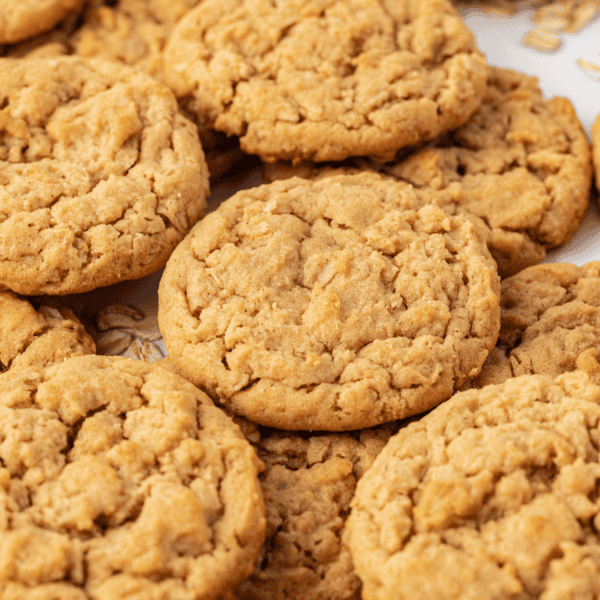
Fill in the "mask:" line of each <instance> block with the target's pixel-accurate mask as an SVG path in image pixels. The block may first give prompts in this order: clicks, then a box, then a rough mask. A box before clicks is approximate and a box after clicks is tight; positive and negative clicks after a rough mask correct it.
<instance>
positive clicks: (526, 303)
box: [468, 261, 600, 387]
mask: <svg viewBox="0 0 600 600" xmlns="http://www.w3.org/2000/svg"><path fill="white" fill-rule="evenodd" d="M500 309H501V313H500V314H501V317H500V319H501V321H500V322H501V326H500V334H499V337H498V342H497V345H496V348H495V350H494V352H493V353H491V354H490V356H489V357H488V359H487V360H486V362H485V363H484V365H483V367H482V369H481V373H479V375H478V376H477V377H476V378H475V379H474V380H473V381H472V382H470V383H469V384H468V385H470V386H471V387H482V386H483V385H488V384H490V383H502V382H503V381H505V380H506V379H507V378H509V377H516V376H518V375H525V374H539V375H551V376H556V375H559V374H561V373H565V372H567V371H574V370H575V369H576V368H577V359H578V357H579V355H580V354H581V353H583V352H585V351H586V350H588V349H594V350H595V349H596V348H597V347H598V346H599V345H600V262H597V261H594V262H590V263H587V264H586V265H583V266H582V267H577V266H575V265H572V264H569V263H550V264H543V265H534V266H532V267H529V268H528V269H524V270H523V271H521V272H520V273H517V274H516V275H513V276H512V277H509V278H507V279H504V280H503V281H502V287H501V294H500Z"/></svg>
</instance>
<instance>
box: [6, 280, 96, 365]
mask: <svg viewBox="0 0 600 600" xmlns="http://www.w3.org/2000/svg"><path fill="white" fill-rule="evenodd" d="M95 352H96V344H95V343H94V340H93V339H92V338H91V337H90V335H89V334H88V333H87V332H86V331H85V329H84V327H83V325H82V324H81V323H80V322H79V319H77V317H76V316H75V313H74V312H73V311H72V310H69V309H68V308H66V307H60V308H59V307H52V306H46V305H41V306H40V307H39V308H38V309H37V310H36V308H35V307H34V306H33V305H32V304H31V302H29V300H27V299H25V298H20V297H19V296H17V295H16V294H13V293H12V292H0V373H2V372H4V371H7V370H8V369H9V368H11V367H22V366H29V365H32V366H46V365H50V364H52V363H56V362H61V361H63V360H65V359H66V358H68V357H69V356H79V355H83V354H94V353H95Z"/></svg>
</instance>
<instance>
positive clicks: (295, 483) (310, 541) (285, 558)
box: [239, 422, 399, 600]
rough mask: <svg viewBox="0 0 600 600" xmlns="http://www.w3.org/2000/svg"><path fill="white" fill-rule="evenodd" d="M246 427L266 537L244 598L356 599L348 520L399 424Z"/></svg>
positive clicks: (357, 584) (241, 592)
mask: <svg viewBox="0 0 600 600" xmlns="http://www.w3.org/2000/svg"><path fill="white" fill-rule="evenodd" d="M241 427H242V431H244V433H245V434H246V437H247V438H248V439H249V440H250V442H251V443H252V445H253V446H254V448H255V449H256V452H257V455H258V457H259V458H260V459H261V460H262V462H263V464H264V465H265V471H264V472H263V473H261V474H260V476H259V479H260V482H261V488H262V490H263V494H264V497H265V505H266V511H267V535H266V541H265V544H264V547H263V549H262V550H261V553H260V554H259V556H258V559H257V561H256V564H255V567H254V572H253V573H252V575H251V576H250V578H249V579H248V580H246V582H244V583H243V584H242V586H241V587H240V590H239V598H240V600H241V599H243V600H279V599H280V598H286V600H294V599H297V600H322V599H325V598H326V599H327V600H350V599H353V600H354V599H355V600H358V599H359V598H360V580H359V579H358V577H357V575H356V573H355V572H354V569H353V566H352V561H351V559H350V553H349V551H348V548H347V547H345V546H343V545H342V542H341V538H342V534H343V531H344V523H345V521H346V518H347V515H348V511H349V508H350V501H351V499H352V497H353V496H354V490H355V488H356V482H357V481H358V479H359V478H360V477H362V475H363V474H364V472H365V471H366V470H367V469H368V468H369V467H370V466H371V464H372V462H373V460H374V459H375V457H376V456H377V455H378V454H379V452H381V450H382V449H383V447H384V446H385V444H386V442H387V441H388V440H389V438H390V437H391V436H392V435H393V434H394V433H396V432H397V431H398V427H399V425H398V424H397V423H393V424H388V425H383V426H380V427H377V428H374V429H365V430H361V431H357V432H352V433H340V434H323V433H318V434H312V435H301V434H296V433H292V432H284V431H280V430H270V429H267V428H262V427H261V428H254V427H252V426H251V425H250V424H249V423H247V422H246V426H245V427H244V426H242V425H241Z"/></svg>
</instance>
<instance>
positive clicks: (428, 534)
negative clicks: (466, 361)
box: [345, 371, 600, 600]
mask: <svg viewBox="0 0 600 600" xmlns="http://www.w3.org/2000/svg"><path fill="white" fill-rule="evenodd" d="M599 425H600V387H599V386H597V385H595V384H594V383H592V382H591V381H590V379H589V378H588V376H587V375H586V374H585V373H582V372H580V371H576V372H573V373H567V374H564V375H560V376H559V377H557V378H555V379H553V378H551V377H547V376H543V375H524V376H522V377H518V378H514V379H511V380H510V381H507V382H506V383H504V384H502V385H491V386H487V387H485V388H483V389H481V390H469V391H467V392H461V393H458V394H456V395H455V396H454V397H453V398H451V399H450V400H448V401H447V402H444V403H443V404H441V405H440V406H438V407H436V408H435V409H434V410H432V411H431V413H429V414H428V415H427V416H425V417H423V418H422V419H420V420H419V421H417V422H415V423H412V424H410V425H408V426H407V427H405V428H403V429H402V430H400V432H399V433H398V434H397V435H396V436H395V437H392V438H391V439H390V441H389V442H388V444H387V446H386V447H385V448H384V449H383V451H382V452H381V454H379V456H378V457H377V458H376V459H375V461H374V463H373V465H372V467H371V468H370V469H369V470H368V471H367V473H365V475H364V476H363V477H362V478H361V479H360V481H359V482H358V484H357V489H356V494H355V496H354V499H353V501H352V508H351V514H350V517H349V518H348V521H347V522H346V531H347V536H346V537H345V541H346V543H347V544H348V545H349V547H350V550H351V553H352V559H353V562H354V567H355V569H356V571H357V573H358V575H359V576H360V578H361V580H362V583H363V598H365V599H367V598H368V599H369V600H384V599H385V600H391V599H400V598H402V600H413V599H425V598H427V599H429V598H436V600H445V599H446V598H448V599H449V598H453V599H454V598H480V599H492V598H494V599H500V598H502V599H504V598H523V599H525V598H540V599H542V598H543V599H544V600H549V599H557V600H558V599H559V598H593V597H595V596H597V595H598V594H599V593H600V536H599V534H598V532H599V531H600V504H599V499H598V489H599V484H600V463H599V462H598V447H599V443H600V435H599V433H600V429H599Z"/></svg>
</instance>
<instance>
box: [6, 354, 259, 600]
mask: <svg viewBox="0 0 600 600" xmlns="http://www.w3.org/2000/svg"><path fill="white" fill-rule="evenodd" d="M0 415H1V417H2V418H0V439H1V440H2V443H1V444H0V458H1V460H2V468H1V469H0V482H1V483H0V498H1V506H2V515H3V518H2V522H1V524H0V542H1V547H2V552H1V553H0V597H1V598H3V599H5V598H6V599H8V598H11V599H14V598H21V597H26V598H43V599H45V600H49V599H50V598H61V599H62V598H68V599H71V598H73V599H75V598H76V599H86V600H88V599H90V598H93V599H94V600H119V599H125V598H133V597H135V598H165V599H166V598H169V599H172V598H177V599H181V600H208V599H217V598H219V599H221V598H227V597H230V594H231V591H232V589H233V588H234V587H235V586H236V585H237V584H238V583H239V582H240V581H242V580H243V579H244V578H245V577H246V576H247V575H248V574H249V573H250V571H251V569H252V564H253V562H254V560H255V559H256V556H257V554H258V552H259V550H260V547H261V545H262V542H263V539H264V530H265V512H264V504H263V500H262V494H261V491H260V486H259V483H258V479H257V474H258V471H259V470H260V468H261V465H260V462H259V461H258V459H257V457H256V454H255V452H254V450H253V449H252V447H251V446H250V444H249V443H248V442H247V441H246V439H245V438H244V437H243V435H242V433H241V431H240V430H239V427H238V426H237V425H235V424H234V423H233V421H232V420H231V419H230V418H229V417H228V416H227V415H226V414H225V413H224V412H223V411H222V410H221V409H219V408H217V407H215V406H214V405H213V403H212V402H211V401H210V399H209V398H208V397H207V396H206V395H205V394H203V393H202V392H200V391H199V390H198V389H197V388H195V387H194V386H193V385H191V384H190V383H189V382H187V381H185V380H184V379H182V378H181V377H179V376H177V375H175V374H174V373H172V372H170V371H168V370H165V369H162V368H160V367H157V366H152V365H150V364H148V363H144V362H143V361H137V360H129V359H125V358H121V357H105V356H84V357H76V358H71V359H69V360H67V361H65V362H63V363H60V364H58V365H54V366H51V367H48V368H37V369H36V368H27V369H25V368H23V369H12V370H10V371H8V372H6V373H3V374H2V375H0Z"/></svg>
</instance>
